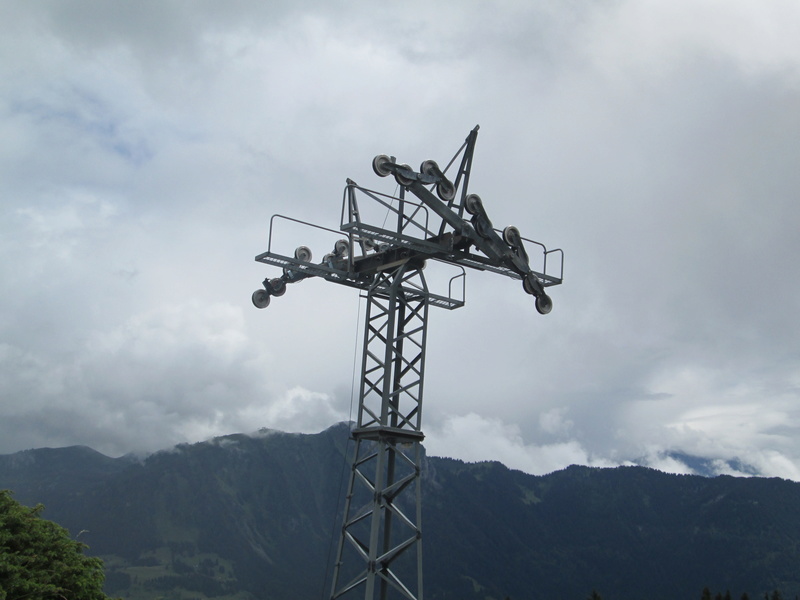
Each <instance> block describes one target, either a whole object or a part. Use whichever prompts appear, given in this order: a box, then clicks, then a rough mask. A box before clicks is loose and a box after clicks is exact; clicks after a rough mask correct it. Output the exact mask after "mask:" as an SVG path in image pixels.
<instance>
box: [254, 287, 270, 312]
mask: <svg viewBox="0 0 800 600" xmlns="http://www.w3.org/2000/svg"><path fill="white" fill-rule="evenodd" d="M252 299H253V306H255V307H256V308H267V307H268V306H269V294H268V293H267V290H256V291H255V292H253V298H252Z"/></svg>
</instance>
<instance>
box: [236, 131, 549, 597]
mask: <svg viewBox="0 0 800 600" xmlns="http://www.w3.org/2000/svg"><path fill="white" fill-rule="evenodd" d="M477 135H478V127H477V126H476V127H475V128H474V129H473V130H472V131H470V133H469V135H468V136H467V138H466V140H465V141H464V143H463V144H462V146H461V147H460V148H459V150H458V151H457V152H456V154H455V155H454V156H453V158H452V159H451V160H450V161H449V163H448V164H447V166H446V167H445V168H444V169H443V170H442V169H440V168H439V166H438V164H437V163H436V162H435V161H432V160H426V161H424V162H423V163H422V165H421V166H420V169H419V171H414V170H413V169H412V168H411V167H410V166H409V165H407V164H398V163H397V162H396V160H395V159H394V157H389V156H386V155H379V156H376V157H375V158H374V159H373V161H372V167H373V170H374V171H375V173H376V174H377V175H378V176H380V177H387V176H389V175H393V176H394V178H395V180H396V181H397V183H398V185H399V189H400V192H399V194H398V196H396V197H395V196H390V195H387V194H383V193H381V192H377V191H374V190H369V189H366V188H363V187H361V186H359V185H358V184H356V183H355V182H354V181H352V180H350V179H348V180H347V184H346V186H345V190H344V196H343V201H342V213H341V222H340V226H339V230H338V231H337V230H333V229H328V228H325V227H320V226H318V225H313V224H311V223H306V222H303V221H299V220H297V219H291V218H289V217H284V216H281V215H275V216H273V218H272V220H271V221H270V231H269V243H268V247H267V251H266V252H263V253H261V254H259V255H258V256H256V260H257V261H258V262H262V263H264V264H267V265H272V266H275V267H278V268H280V269H281V271H282V273H281V275H280V276H278V277H274V278H271V279H269V278H268V279H265V280H264V283H263V288H262V289H259V290H257V291H256V292H254V293H253V298H252V300H253V304H254V305H255V306H256V307H258V308H266V307H267V306H268V305H269V303H270V301H271V298H273V297H279V296H283V294H284V293H285V292H286V289H287V287H288V284H294V283H298V282H300V281H303V280H305V279H308V278H310V277H320V278H322V279H325V280H327V281H330V282H333V283H338V284H340V285H345V286H348V287H353V288H356V289H359V290H360V291H361V293H362V294H364V295H365V297H366V299H367V303H366V318H365V320H364V334H363V344H362V355H361V383H360V387H359V404H358V417H357V420H356V423H355V426H354V427H353V429H352V430H351V437H352V439H353V440H354V442H355V449H354V455H353V461H352V466H351V472H350V477H349V483H348V487H347V493H346V496H345V503H344V514H343V516H342V522H341V525H342V527H341V534H340V536H339V542H338V545H337V550H336V560H335V563H334V568H333V574H332V583H331V592H330V599H331V600H335V599H338V598H346V599H349V598H356V597H363V598H365V599H366V600H374V599H376V598H379V599H380V600H388V599H389V598H397V599H404V600H422V598H423V594H422V525H421V523H422V495H421V485H420V473H421V461H422V456H423V453H422V446H421V443H422V441H423V439H424V437H425V436H424V435H423V433H422V398H423V387H424V385H423V384H424V380H425V345H426V341H427V326H428V308H429V307H432V306H433V307H440V308H446V309H449V310H453V309H456V308H460V307H461V306H463V305H464V291H465V284H464V281H465V269H466V268H470V269H476V270H481V271H489V272H494V273H497V274H500V275H504V276H506V277H509V278H512V279H516V280H521V281H522V286H523V289H524V290H525V292H527V293H528V294H531V295H532V296H534V298H535V305H536V309H537V311H538V312H540V313H542V314H547V313H549V312H550V310H551V309H552V301H551V299H550V297H549V296H548V295H547V293H545V288H548V287H551V286H555V285H559V284H560V283H561V282H562V279H563V270H564V254H563V252H562V251H561V250H560V249H554V250H548V249H547V248H546V247H545V246H544V245H543V244H541V243H539V242H535V241H533V240H529V239H527V238H523V237H522V236H521V235H520V232H519V230H518V229H517V228H516V227H511V226H509V227H506V228H505V229H503V230H502V231H500V230H497V229H495V228H494V227H493V225H492V223H491V221H490V220H489V216H488V214H487V212H486V210H485V208H484V206H483V201H482V200H481V198H480V197H479V196H477V195H476V194H471V193H469V191H468V186H469V178H470V172H471V169H472V164H473V155H474V150H475V143H476V140H477ZM459 157H460V161H458V159H459ZM457 161H458V167H457V169H456V172H455V177H454V178H453V180H452V181H451V180H450V179H448V176H447V172H448V171H449V170H450V168H451V167H452V166H453V165H454V164H456V163H457ZM406 192H410V194H412V195H413V198H414V199H411V198H407V197H406ZM434 192H435V193H434ZM278 224H280V225H283V226H292V227H301V228H304V229H305V230H307V231H309V232H310V233H311V234H313V235H314V236H315V237H316V238H317V239H320V238H326V239H328V238H329V239H331V241H330V242H328V243H331V245H332V250H330V251H329V252H328V253H327V254H325V255H324V256H323V259H322V261H320V262H314V261H313V260H312V251H311V248H310V247H309V246H299V247H297V248H296V249H295V250H294V252H293V253H289V252H286V251H285V250H282V249H280V248H278V247H277V246H278V244H277V242H275V239H274V237H273V236H274V234H275V230H276V228H277V225H278ZM342 235H344V236H345V237H344V238H341V237H340V236H342ZM337 238H338V239H337ZM334 239H335V241H333V240H334ZM526 244H527V245H528V248H530V247H533V248H535V249H536V250H537V252H536V253H535V254H533V255H531V254H529V251H528V249H527V248H526ZM330 247H331V246H329V248H330ZM532 259H533V261H532ZM428 261H435V262H437V263H440V264H443V265H445V266H446V267H447V268H448V269H454V274H452V275H450V276H449V277H445V278H444V287H445V289H437V290H436V291H432V290H431V289H429V282H428V280H427V279H426V276H425V273H424V269H425V266H426V264H427V262H428Z"/></svg>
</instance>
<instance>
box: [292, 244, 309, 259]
mask: <svg viewBox="0 0 800 600" xmlns="http://www.w3.org/2000/svg"><path fill="white" fill-rule="evenodd" d="M294 257H295V258H296V259H297V260H302V261H303V262H311V248H309V247H308V246H298V247H297V248H295V250H294Z"/></svg>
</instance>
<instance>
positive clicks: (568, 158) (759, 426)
mask: <svg viewBox="0 0 800 600" xmlns="http://www.w3.org/2000/svg"><path fill="white" fill-rule="evenodd" d="M797 10H798V9H797V8H796V7H795V5H794V4H793V3H791V2H781V1H776V2H769V3H761V4H753V3H748V2H725V3H721V2H716V1H711V0H707V1H706V0H704V1H702V2H691V3H687V2H677V3H670V4H669V5H667V4H664V3H658V2H649V1H647V2H616V3H610V4H609V3H595V4H593V5H591V6H580V7H578V6H574V7H573V6H570V5H567V4H553V3H546V2H534V3H526V4H514V3H511V4H506V5H504V6H502V7H492V8H487V7H483V6H481V5H479V4H476V3H467V4H466V5H465V4H463V3H459V4H456V3H452V2H444V3H437V4H436V5H430V3H427V4H426V3H422V2H412V3H411V4H410V5H407V6H404V7H403V9H402V10H400V9H398V10H394V9H391V7H390V8H389V9H387V7H385V6H380V7H378V6H373V5H371V4H369V3H356V4H355V5H351V4H343V3H319V2H318V3H313V2H312V3H305V4H297V3H276V2H272V3H267V4H265V3H261V2H252V1H249V0H247V1H246V0H241V1H236V2H230V3H226V5H225V8H224V9H221V8H220V7H219V6H217V5H216V4H215V3H213V2H205V1H201V2H196V3H192V4H191V5H190V4H184V3H179V2H144V3H139V4H136V5H130V6H125V7H113V8H111V7H97V6H95V4H94V3H90V2H80V1H75V2H70V3H67V4H63V3H60V2H40V3H36V4H32V3H28V4H24V5H17V4H10V3H3V4H2V5H0V30H2V33H3V35H0V54H2V55H3V56H4V57H6V60H4V61H0V137H2V139H4V140H6V142H5V143H4V144H2V145H0V197H2V199H3V202H2V205H1V206H2V208H1V209H0V210H2V216H3V218H2V219H0V279H2V280H3V282H4V284H6V289H8V290H10V292H8V293H6V294H5V295H4V296H3V298H2V300H0V344H2V346H1V347H2V353H0V372H2V376H3V379H2V387H0V390H2V397H0V433H2V435H0V439H2V442H0V444H2V447H0V451H9V452H10V451H13V450H15V449H21V448H26V447H30V446H36V445H56V444H67V443H84V444H87V445H92V446H95V447H98V448H99V449H103V450H104V451H107V452H110V453H122V452H126V451H129V450H133V449H142V448H147V449H156V448H158V447H161V446H163V445H168V444H171V443H175V442H177V441H188V440H191V439H195V438H198V439H199V438H201V437H205V436H210V435H217V434H221V433H230V432H232V431H236V430H253V429H255V428H257V427H261V426H267V427H277V428H285V429H289V430H292V431H312V430H315V429H322V428H324V427H326V426H327V425H329V424H330V423H329V422H326V421H328V420H339V419H342V418H346V417H347V411H346V410H345V408H344V404H345V403H346V402H347V400H345V398H347V397H348V390H350V391H349V394H350V395H352V390H353V389H354V386H355V383H354V382H355V380H356V379H357V374H354V371H357V367H358V352H359V343H360V342H359V340H360V339H361V332H360V327H361V321H359V317H358V311H359V310H360V309H361V308H363V305H361V307H360V306H359V300H358V294H357V293H356V292H354V291H353V290H349V289H345V288H341V287H338V286H333V285H330V284H329V283H327V282H323V281H307V282H303V283H302V284H298V285H296V286H291V289H290V290H289V292H288V293H287V294H286V296H284V297H282V298H276V299H275V300H274V301H273V303H272V304H271V305H270V307H269V309H267V310H266V311H263V312H262V311H256V310H255V309H254V308H252V307H251V306H250V305H249V298H250V294H251V292H252V291H253V289H255V288H256V287H257V286H258V285H259V282H260V281H261V280H262V279H264V278H265V277H268V276H275V275H276V272H275V270H270V269H267V268H265V267H264V266H263V265H260V264H256V263H255V262H254V261H253V260H252V259H253V256H255V255H256V254H258V253H260V252H263V251H264V250H265V249H266V245H267V237H268V234H269V231H270V230H269V227H270V218H271V216H272V215H273V214H274V213H280V214H285V215H290V216H293V217H297V218H300V219H303V220H306V221H309V222H314V223H319V224H320V225H323V226H326V227H331V228H333V229H335V228H336V227H337V226H338V222H339V216H340V213H339V211H340V208H341V204H340V203H341V192H342V187H343V185H344V181H345V178H346V177H351V178H353V179H355V180H356V181H358V182H359V183H362V184H364V185H368V186H370V187H377V188H379V189H380V190H381V191H385V192H386V193H393V192H394V184H393V183H392V182H391V181H388V180H376V178H375V177H374V175H373V173H372V170H371V168H370V164H369V163H370V161H371V159H372V157H373V156H374V155H375V154H379V153H388V154H392V155H395V156H397V157H398V159H399V160H401V161H402V162H408V163H409V164H412V165H416V164H419V163H420V162H421V161H422V160H424V159H428V158H434V159H436V160H437V161H439V163H440V164H444V163H446V162H447V160H448V159H449V157H450V156H451V155H452V154H453V153H454V152H455V151H456V149H457V148H458V147H459V145H460V144H461V141H462V140H463V139H464V136H465V135H466V133H467V131H469V129H471V128H472V127H473V126H474V125H475V124H476V123H480V125H481V130H480V135H479V141H478V147H477V150H476V155H475V161H474V164H473V171H472V175H471V179H470V190H471V191H474V192H477V193H480V194H481V196H482V198H483V199H484V204H485V206H486V207H487V210H488V211H489V214H490V216H491V217H492V220H493V222H494V223H495V225H496V226H498V227H503V226H505V225H507V224H514V225H516V226H518V227H519V228H520V229H521V231H522V233H523V235H525V236H527V237H531V238H533V239H537V240H539V241H541V242H543V243H545V244H546V245H547V247H548V248H553V247H562V248H563V249H564V250H565V257H566V260H565V271H564V275H565V281H564V285H563V286H561V287H559V288H554V289H552V290H551V291H552V297H553V299H554V302H555V308H554V311H553V313H551V314H550V315H548V316H547V317H544V318H543V317H541V316H539V315H538V314H536V313H535V311H534V310H533V308H532V306H531V302H530V298H529V297H528V296H527V295H525V294H523V293H522V291H521V290H520V286H519V282H517V281H510V280H505V279H503V278H502V277H498V276H496V275H495V274H487V273H469V274H468V277H467V286H466V290H467V298H466V299H467V305H466V307H465V308H463V309H461V310H458V311H454V312H452V313H447V312H445V311H432V313H431V316H430V327H429V336H428V349H427V361H428V362H427V370H426V376H425V386H426V388H425V393H426V400H425V405H426V406H425V418H426V423H425V424H426V426H425V430H426V431H427V432H428V433H429V437H428V440H429V443H430V444H433V446H431V447H429V451H431V452H433V453H440V454H445V455H456V456H461V457H466V458H468V459H469V460H479V459H485V458H493V459H498V460H504V461H505V460H508V461H511V462H512V463H513V465H514V466H515V467H516V468H523V469H526V470H532V471H534V472H545V471H546V470H548V469H552V468H558V465H561V466H564V465H565V464H567V463H568V462H585V463H587V464H622V463H625V462H626V461H631V460H637V459H640V458H641V457H643V456H644V457H650V458H649V459H648V460H651V461H652V464H654V465H655V464H658V465H661V466H662V467H664V468H671V469H681V468H682V467H681V465H680V464H677V463H676V462H675V460H676V459H674V458H670V457H671V456H673V455H674V454H675V452H677V451H682V452H685V453H687V454H699V455H703V456H705V457H708V458H709V459H711V460H717V461H721V462H720V463H719V464H720V469H724V468H731V467H724V465H726V464H729V463H728V461H731V460H733V459H734V458H736V459H738V460H740V461H741V462H742V463H743V464H749V465H753V466H755V467H756V468H757V469H759V471H760V472H762V473H765V474H774V475H779V476H785V477H791V478H796V477H797V475H796V473H795V471H794V469H795V468H796V466H797V465H800V447H798V445H797V443H796V442H795V439H796V435H795V433H796V430H797V427H798V426H799V425H798V424H799V423H800V421H799V420H798V419H800V415H798V414H797V411H795V410H794V408H793V407H794V405H796V404H797V400H798V389H800V379H799V378H798V369H797V365H798V359H799V358H800V357H798V353H797V351H796V340H797V338H798V335H799V334H800V329H798V328H799V327H800V326H798V324H797V323H798V321H797V319H796V318H795V317H796V314H797V312H798V309H800V287H798V285H797V282H796V281H794V279H793V277H792V274H793V273H794V271H795V270H796V268H795V265H794V257H795V256H797V255H798V253H799V252H800V238H798V236H797V235H796V231H795V229H796V227H795V223H796V222H797V220H798V216H800V214H799V213H798V210H799V209H798V208H797V203H796V198H797V192H798V190H800V175H799V174H798V170H797V168H796V165H797V163H798V159H799V158H800V156H799V155H798V147H797V143H796V140H797V139H798V135H799V134H800V131H798V121H797V118H796V112H797V111H796V106H797V102H798V94H800V86H799V85H798V81H799V80H798V73H800V71H799V70H798V67H800V52H799V51H798V46H797V44H796V40H795V38H796V36H795V35H794V32H793V30H792V27H793V23H794V22H795V21H796V18H794V17H796V16H797V15H796V13H797ZM420 14H425V15H426V18H425V19H419V15H420ZM444 22H447V23H448V27H444V28H443V27H441V23H444ZM276 235H284V236H285V237H286V240H285V241H286V244H287V247H288V248H290V249H291V248H294V247H295V246H296V245H299V244H301V243H309V244H311V243H314V244H316V240H314V239H313V236H311V234H310V233H309V232H308V231H307V230H302V229H299V230H296V231H295V230H292V231H288V230H282V232H277V233H276ZM325 243H326V244H327V243H328V241H327V240H326V241H325ZM314 251H315V253H317V254H319V255H321V254H322V253H324V252H326V251H327V248H323V247H320V249H318V248H317V247H316V246H315V248H314ZM532 256H534V257H535V258H537V257H536V256H535V253H534V252H533V251H532ZM354 365H355V368H354ZM256 421H257V423H256ZM509 424H513V425H509ZM469 435H474V436H477V437H475V438H474V439H480V440H481V443H480V444H469V443H467V442H466V441H465V440H467V439H469V437H468V436H469Z"/></svg>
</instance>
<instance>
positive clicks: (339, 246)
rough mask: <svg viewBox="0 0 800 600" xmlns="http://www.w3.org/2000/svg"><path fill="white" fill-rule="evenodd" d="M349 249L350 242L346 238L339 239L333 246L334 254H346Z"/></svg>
mask: <svg viewBox="0 0 800 600" xmlns="http://www.w3.org/2000/svg"><path fill="white" fill-rule="evenodd" d="M349 251H350V242H348V241H347V240H339V241H337V242H336V244H334V246H333V252H334V254H336V256H347V253H348V252H349Z"/></svg>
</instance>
